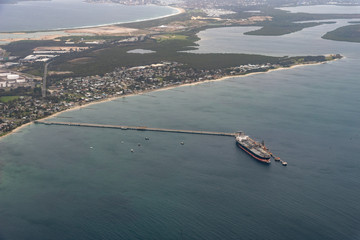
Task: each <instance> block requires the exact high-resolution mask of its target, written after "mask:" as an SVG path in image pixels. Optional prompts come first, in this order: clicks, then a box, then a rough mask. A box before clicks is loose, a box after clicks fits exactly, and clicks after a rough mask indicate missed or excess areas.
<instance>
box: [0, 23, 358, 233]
mask: <svg viewBox="0 0 360 240" xmlns="http://www.w3.org/2000/svg"><path fill="white" fill-rule="evenodd" d="M344 24H347V23H346V22H345V20H339V21H338V23H336V24H331V25H323V26H317V27H313V28H309V29H305V30H303V31H300V32H297V33H293V34H289V35H285V36H279V37H264V36H245V35H242V34H241V32H243V31H245V30H249V29H250V28H246V29H244V28H241V27H236V28H224V29H216V30H213V29H209V30H206V31H203V32H200V33H199V36H200V37H201V38H202V40H200V41H199V44H200V46H199V50H197V52H245V53H248V52H252V53H262V54H272V55H299V54H300V55H307V54H326V53H340V54H342V55H344V56H345V58H344V59H341V60H338V61H334V62H329V63H326V64H319V65H311V66H301V67H296V68H292V69H287V70H280V71H273V72H270V73H262V74H256V75H251V76H247V77H234V78H229V79H227V80H224V81H217V82H209V83H204V84H199V85H193V86H186V87H178V88H174V89H171V90H167V91H158V92H152V93H147V94H144V95H138V96H131V97H125V98H120V99H117V100H115V101H112V102H106V103H100V104H96V105H91V106H88V107H83V108H81V109H79V110H75V111H70V112H65V113H63V114H60V115H58V116H57V117H55V118H53V119H49V121H72V122H87V123H104V124H119V125H120V124H123V125H135V126H148V127H162V128H174V129H189V130H191V129H192V130H208V131H224V132H234V131H238V130H243V131H245V133H247V134H249V135H250V136H251V137H253V138H256V139H258V140H262V139H263V140H265V144H266V145H267V146H268V147H269V148H270V149H271V151H272V152H273V153H274V154H275V155H277V156H279V157H281V158H282V159H284V160H285V161H287V162H288V166H287V167H283V166H281V164H280V163H277V162H274V161H273V162H272V163H271V164H270V165H264V164H260V163H258V162H257V161H256V160H254V159H252V158H250V157H249V156H248V155H247V154H245V153H244V152H243V151H241V149H239V148H238V147H236V145H235V140H234V139H233V138H231V137H219V136H201V135H186V134H173V133H155V132H136V131H130V130H127V131H122V130H114V129H98V128H84V127H66V126H46V125H30V126H28V127H25V128H23V129H21V130H20V131H19V132H17V133H14V134H12V135H9V136H7V137H5V138H2V139H1V140H0V153H1V155H0V163H1V171H0V177H1V178H0V239H12V240H13V239H15V240H17V239H31V240H32V239H59V240H60V239H61V240H63V239H77V240H81V239H87V240H88V239H204V240H205V239H206V240H209V239H246V240H247V239H276V240H282V239H284V240H285V239H286V240H287V239H295V240H296V239H299V240H302V239H308V240H311V239H314V240H319V239H326V240H330V239H334V240H338V239H343V240H353V239H360V230H359V228H358V226H359V225H360V217H359V216H360V205H359V204H358V202H359V199H360V192H359V187H360V174H359V172H360V161H359V158H358V156H359V154H360V150H359V144H360V121H359V119H360V109H359V105H360V95H359V92H360V83H359V77H358V76H359V60H360V56H359V55H358V53H359V52H360V44H356V43H347V42H335V41H329V40H323V39H321V38H320V37H321V35H323V34H325V33H326V32H327V31H329V29H330V30H331V29H335V28H337V27H338V26H342V25H344ZM309 43H311V44H309ZM145 137H149V138H150V139H149V140H148V141H147V140H145ZM180 142H184V145H181V144H180ZM138 144H140V146H138ZM130 149H134V152H133V153H132V152H131V151H130Z"/></svg>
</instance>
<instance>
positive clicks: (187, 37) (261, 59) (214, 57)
mask: <svg viewBox="0 0 360 240" xmlns="http://www.w3.org/2000/svg"><path fill="white" fill-rule="evenodd" d="M195 33H196V32H195V31H190V32H183V33H182V34H181V35H168V36H171V37H170V38H166V40H161V41H159V40H156V39H147V40H146V41H144V42H137V43H136V44H128V45H126V46H121V45H109V46H108V47H106V48H104V49H102V50H101V51H96V50H95V51H86V52H79V53H72V54H68V55H63V56H60V57H58V58H57V59H55V60H54V61H53V62H52V63H51V65H50V69H51V71H69V72H73V74H69V75H66V76H89V75H103V74H105V73H107V72H111V71H113V70H114V69H115V68H116V67H133V66H141V65H148V64H153V63H158V62H161V61H169V62H179V63H182V64H184V67H190V68H195V69H198V70H207V69H225V68H230V67H236V66H239V65H245V64H264V63H271V64H281V65H283V66H290V65H293V64H294V63H301V62H303V61H304V60H306V61H309V59H305V58H306V57H305V58H304V57H291V58H288V57H271V56H263V55H251V54H196V53H189V52H184V51H185V50H190V49H193V48H194V46H196V44H195V41H196V40H198V38H197V37H196V35H195ZM160 38H161V37H160ZM137 48H141V49H149V50H153V51H155V52H154V53H152V54H131V53H127V52H128V51H129V50H133V49H137ZM310 60H311V59H310ZM313 60H314V61H316V60H319V59H315V58H314V59H313ZM321 60H323V59H321ZM63 77H65V75H61V76H60V75H59V76H51V77H50V78H51V79H52V80H56V78H63Z"/></svg>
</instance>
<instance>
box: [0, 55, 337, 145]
mask: <svg viewBox="0 0 360 240" xmlns="http://www.w3.org/2000/svg"><path fill="white" fill-rule="evenodd" d="M336 60H337V59H336ZM325 63H326V62H319V63H309V64H299V65H294V66H291V67H280V68H275V69H270V70H268V71H265V72H254V73H248V74H243V75H232V76H224V77H222V78H218V79H213V80H205V81H200V82H194V83H185V84H181V85H172V86H167V87H163V88H158V89H151V90H144V91H141V92H136V93H132V94H128V95H121V96H116V97H110V98H106V99H102V100H99V101H93V102H89V103H86V104H83V105H76V106H74V107H71V108H69V109H66V110H63V111H60V112H57V113H54V114H52V115H50V116H48V117H45V118H42V119H41V120H46V119H51V118H54V117H56V116H58V115H60V114H62V113H65V112H69V111H76V110H80V109H82V108H85V107H89V106H91V105H94V104H100V103H105V102H110V101H114V100H117V99H120V98H125V97H132V96H137V95H142V94H147V93H150V92H159V91H166V90H169V89H174V88H180V87H189V86H195V85H198V84H204V83H209V82H219V81H224V80H227V79H230V78H239V77H241V78H242V77H248V76H252V75H257V74H266V73H270V72H273V71H282V70H290V69H293V68H298V67H304V66H310V65H319V64H325ZM33 123H34V121H32V122H29V123H26V124H24V125H21V126H19V127H17V128H15V129H14V130H13V131H11V132H9V133H7V134H5V135H3V136H1V137H0V140H1V139H2V138H4V137H6V136H10V135H11V134H13V133H16V132H18V131H19V130H21V129H22V128H25V127H27V126H29V125H31V124H33Z"/></svg>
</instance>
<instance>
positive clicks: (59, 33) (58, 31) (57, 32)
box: [0, 5, 186, 46]
mask: <svg viewBox="0 0 360 240" xmlns="http://www.w3.org/2000/svg"><path fill="white" fill-rule="evenodd" d="M154 6H157V5H154ZM165 7H168V8H171V9H175V10H176V11H177V12H175V13H171V14H167V15H163V16H159V17H154V18H145V19H138V20H134V21H125V22H114V23H106V24H99V25H91V26H81V27H70V28H55V29H46V30H34V31H29V32H28V31H16V32H0V36H1V34H11V35H14V36H20V37H23V38H3V39H2V38H1V39H0V46H1V45H7V44H9V43H12V42H16V41H22V40H43V39H45V40H54V39H56V38H59V37H65V36H72V35H74V36H77V35H78V36H79V34H72V33H73V32H74V31H75V32H76V30H84V29H95V30H96V29H97V28H102V27H110V26H115V27H116V26H118V25H122V24H128V23H138V22H147V21H152V20H157V19H162V18H168V17H172V16H176V15H179V14H182V13H184V12H186V10H185V9H183V8H180V7H172V6H165ZM38 33H44V35H41V34H40V35H39V36H33V37H26V35H28V34H34V35H36V34H38ZM47 33H49V34H47ZM87 34H88V33H86V32H84V35H87ZM90 34H91V35H93V33H90ZM95 35H96V34H95ZM100 36H101V34H100ZM1 42H4V43H1Z"/></svg>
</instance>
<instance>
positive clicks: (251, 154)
mask: <svg viewBox="0 0 360 240" xmlns="http://www.w3.org/2000/svg"><path fill="white" fill-rule="evenodd" d="M236 145H237V146H238V147H239V148H241V149H242V150H243V151H244V152H246V153H247V154H249V155H250V156H251V157H252V158H254V159H256V160H258V161H259V162H262V163H267V164H269V163H270V162H271V161H270V158H264V157H261V156H259V155H257V154H255V153H253V152H252V151H250V150H249V149H248V148H247V147H245V146H243V145H241V144H240V143H239V142H236Z"/></svg>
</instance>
